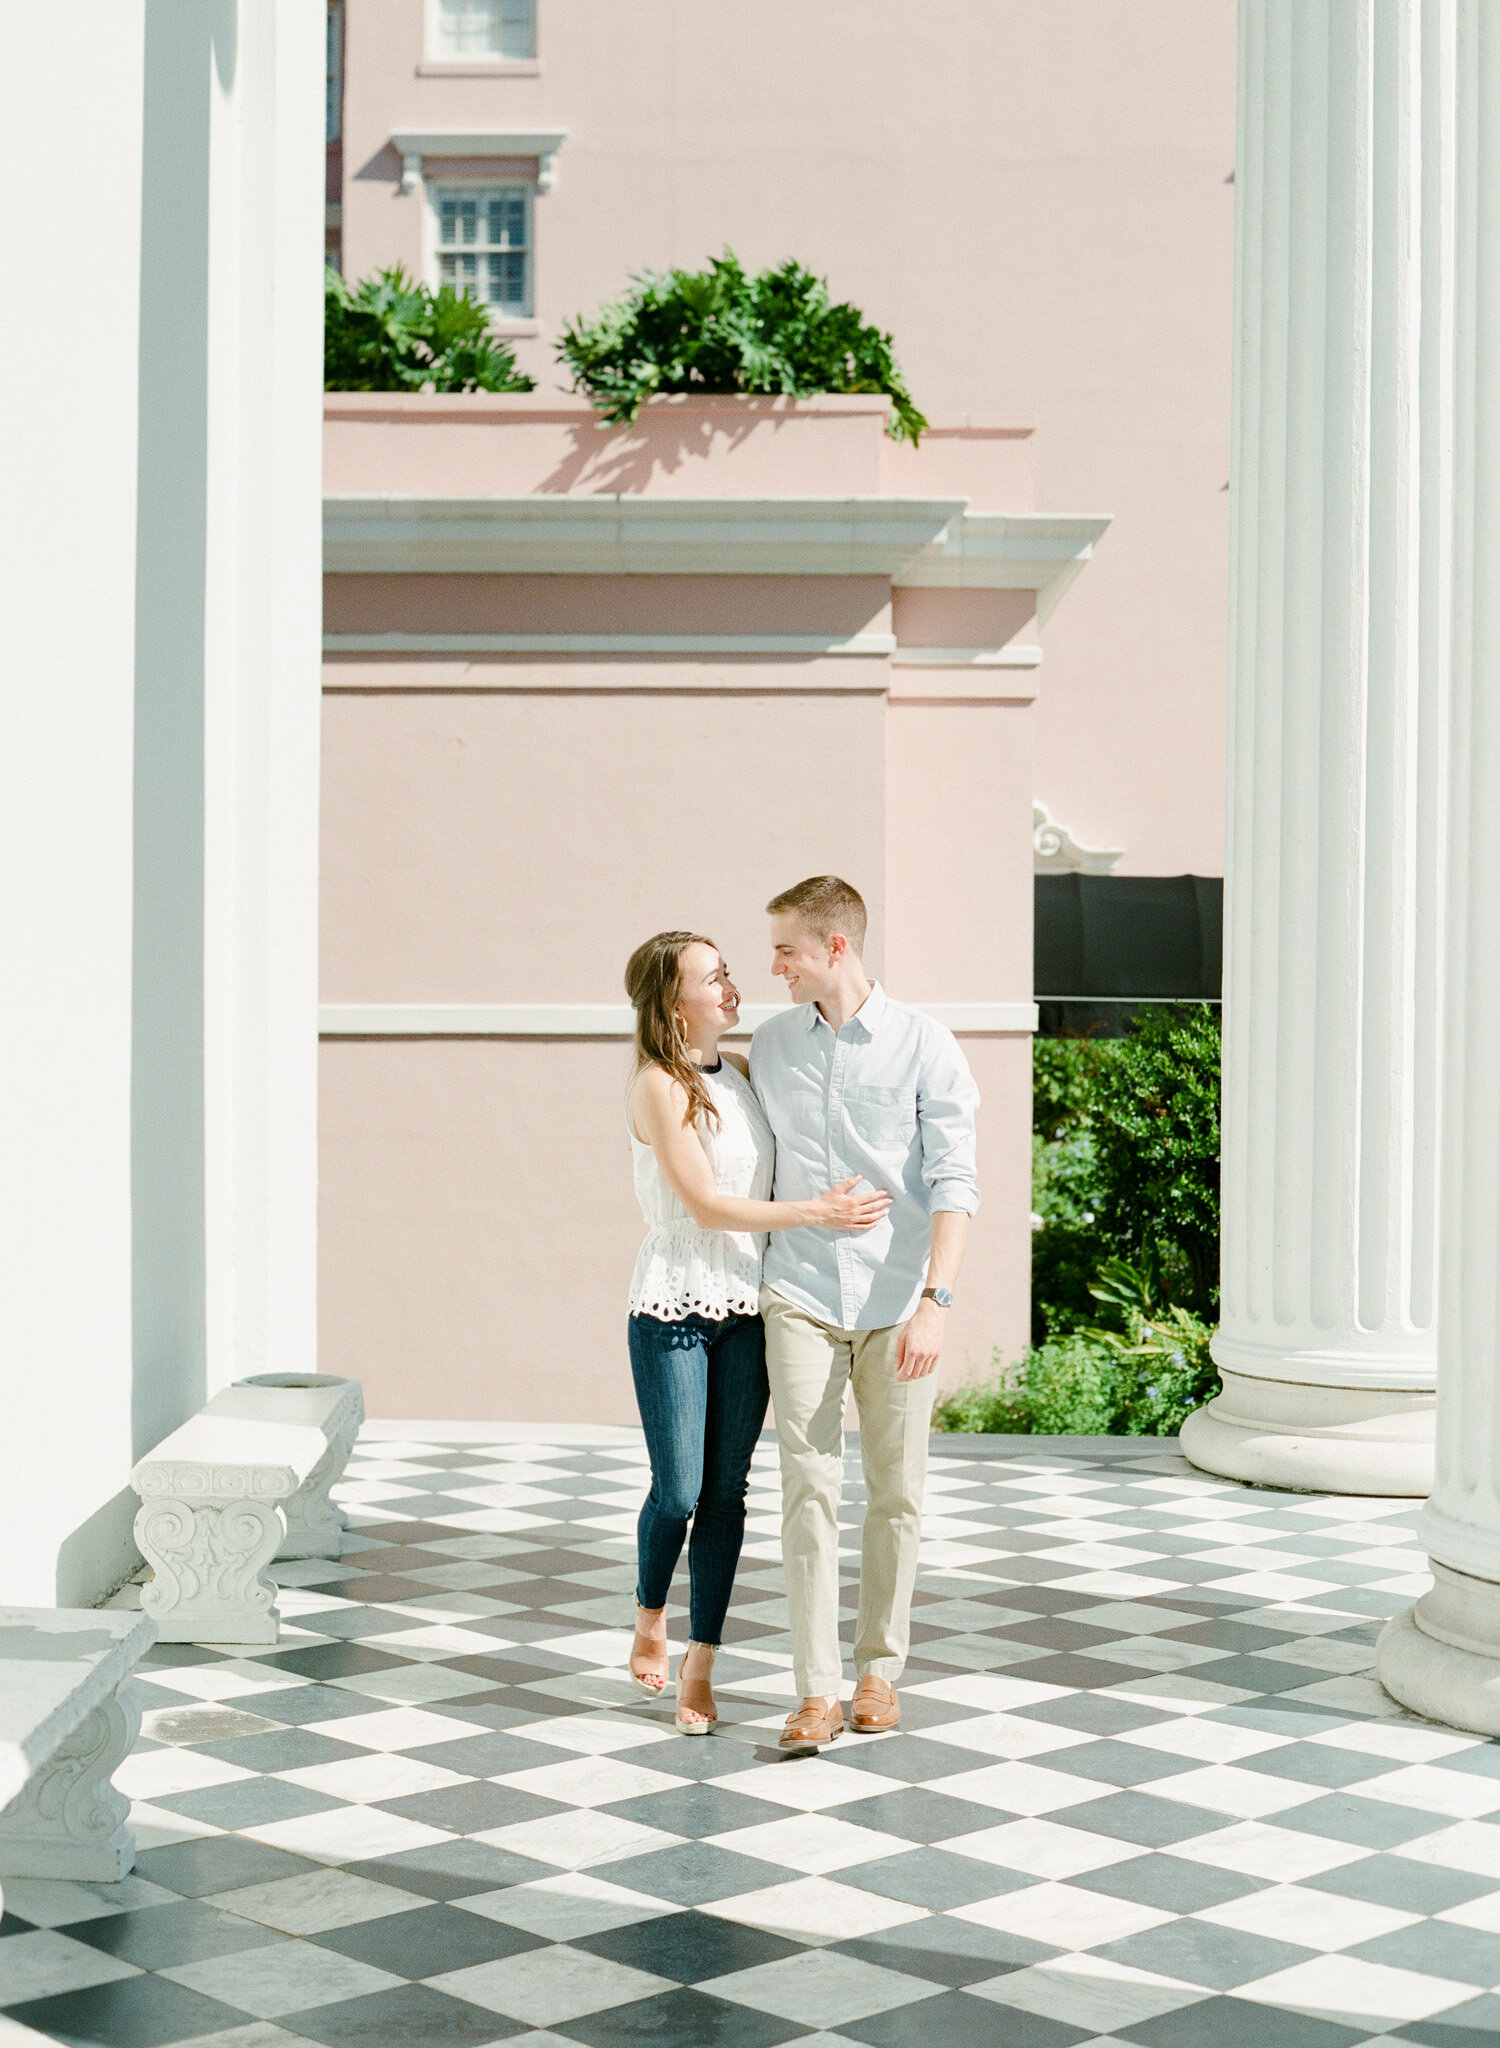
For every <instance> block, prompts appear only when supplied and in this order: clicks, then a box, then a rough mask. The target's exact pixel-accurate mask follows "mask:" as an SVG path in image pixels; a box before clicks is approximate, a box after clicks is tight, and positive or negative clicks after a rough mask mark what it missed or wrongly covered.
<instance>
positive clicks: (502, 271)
mask: <svg viewBox="0 0 1500 2048" xmlns="http://www.w3.org/2000/svg"><path fill="white" fill-rule="evenodd" d="M486 261H487V262H488V264H489V272H490V274H489V303H490V304H491V305H492V306H511V307H524V306H525V304H526V258H525V257H524V256H521V255H512V256H490V257H488V258H487V259H486Z"/></svg>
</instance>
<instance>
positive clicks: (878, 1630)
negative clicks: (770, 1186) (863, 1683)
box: [760, 1287, 937, 1699]
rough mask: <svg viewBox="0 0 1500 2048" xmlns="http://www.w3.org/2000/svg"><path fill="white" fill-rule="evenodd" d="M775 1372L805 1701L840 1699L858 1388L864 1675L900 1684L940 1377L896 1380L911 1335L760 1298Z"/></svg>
mask: <svg viewBox="0 0 1500 2048" xmlns="http://www.w3.org/2000/svg"><path fill="white" fill-rule="evenodd" d="M760 1312H761V1314H762V1315H763V1316H764V1317H765V1323H766V1370H767V1373H768V1375H769V1377H770V1381H771V1399H772V1401H773V1403H774V1404H775V1408H776V1434H777V1437H778V1439H779V1440H780V1444H781V1530H782V1550H783V1554H784V1556H785V1559H786V1587H787V1604H788V1607H789V1608H790V1610H791V1623H792V1645H793V1649H794V1652H795V1664H794V1667H793V1669H794V1674H795V1677H796V1683H797V1690H798V1692H799V1693H800V1694H801V1695H802V1697H803V1698H804V1699H806V1698H809V1697H811V1696H812V1695H814V1694H821V1695H823V1696H824V1697H829V1698H831V1697H832V1696H834V1695H835V1694H836V1693H837V1692H838V1689H839V1680H840V1677H841V1676H842V1672H843V1653H842V1651H841V1649H840V1647H839V1526H838V1512H839V1499H840V1496H841V1495H842V1492H843V1483H844V1389H845V1387H846V1386H848V1384H849V1383H850V1381H851V1380H852V1381H853V1384H854V1400H855V1405H856V1406H857V1408H858V1410H859V1447H860V1456H861V1458H862V1460H863V1462H864V1472H865V1491H866V1493H867V1495H868V1502H867V1505H866V1508H865V1528H864V1539H863V1543H862V1545H861V1551H860V1575H859V1619H858V1621H857V1623H856V1626H855V1634H854V1669H855V1673H856V1675H857V1676H858V1677H860V1678H864V1677H866V1676H870V1675H873V1676H874V1677H876V1678H887V1679H889V1680H890V1681H891V1683H892V1684H894V1683H895V1681H896V1680H897V1679H898V1678H899V1677H900V1676H901V1673H902V1670H903V1669H904V1667H905V1664H906V1651H907V1644H908V1642H909V1640H910V1636H911V1594H912V1586H913V1583H914V1582H915V1579H916V1575H917V1546H918V1543H919V1541H920V1539H921V1533H922V1483H923V1480H924V1479H925V1477H926V1473H927V1434H928V1431H929V1429H930V1428H931V1426H932V1403H933V1397H934V1395H935V1393H936V1391H937V1374H936V1373H930V1374H928V1375H927V1377H926V1378H925V1379H920V1380H898V1379H897V1378H896V1345H897V1342H898V1341H899V1339H900V1336H901V1332H902V1330H903V1329H904V1328H905V1325H904V1324H903V1323H896V1324H893V1325H892V1326H891V1327H890V1328H889V1329H885V1330H840V1329H836V1328H835V1327H834V1326H833V1325H832V1324H830V1323H824V1322H820V1321H819V1320H818V1318H817V1317H816V1316H814V1315H810V1314H809V1313H808V1311H807V1310H806V1309H801V1308H796V1307H794V1306H793V1304H792V1303H791V1302H789V1301H784V1300H783V1299H782V1297H781V1296H780V1295H779V1294H774V1293H772V1291H771V1289H770V1288H769V1287H763V1288H762V1289H761V1296H760Z"/></svg>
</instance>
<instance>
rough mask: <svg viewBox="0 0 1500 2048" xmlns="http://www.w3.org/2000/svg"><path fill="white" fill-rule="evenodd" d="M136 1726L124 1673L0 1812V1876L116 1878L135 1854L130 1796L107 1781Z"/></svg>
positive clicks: (136, 1702)
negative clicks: (114, 1690)
mask: <svg viewBox="0 0 1500 2048" xmlns="http://www.w3.org/2000/svg"><path fill="white" fill-rule="evenodd" d="M140 1730H141V1702H140V1694H139V1692H138V1691H137V1690H136V1687H135V1685H134V1684H133V1682H132V1681H131V1680H130V1679H128V1678H127V1679H125V1680H123V1681H122V1683H121V1685H120V1687H119V1690H118V1691H117V1692H114V1693H111V1694H110V1695H109V1697H108V1698H106V1699H103V1700H101V1701H100V1703H99V1705H98V1706H97V1707H95V1709H94V1711H93V1712H92V1713H91V1714H89V1715H87V1716H86V1717H85V1718H84V1719H83V1720H82V1721H80V1722H79V1724H78V1726H77V1727H76V1728H75V1729H74V1730H73V1732H72V1734H71V1735H69V1736H68V1737H67V1739H66V1740H65V1741H64V1742H63V1743H62V1744H61V1745H60V1746H59V1747H58V1748H57V1749H56V1750H55V1751H54V1752H53V1754H52V1755H51V1756H50V1757H49V1758H48V1759H47V1761H46V1762H45V1763H43V1764H40V1765H39V1766H38V1767H37V1769H36V1770H35V1771H34V1772H33V1774H32V1776H31V1779H30V1781H29V1782H28V1783H27V1785H26V1788H25V1790H24V1791H23V1792H22V1793H21V1794H20V1796H19V1797H18V1798H16V1799H13V1800H12V1801H11V1803H10V1805H9V1806H8V1807H6V1809H5V1811H4V1813H0V1877H49V1878H70V1879H72V1880H74V1881H75V1882H77V1883H80V1884H116V1883H118V1882H119V1880H120V1879H121V1878H122V1877H124V1876H125V1875H126V1874H127V1872H128V1871H129V1870H130V1868H131V1866H132V1864H133V1863H134V1862H135V1837H134V1835H133V1834H132V1833H131V1831H130V1829H129V1828H128V1827H127V1826H126V1821H127V1819H128V1817H129V1814H130V1801H129V1800H128V1799H127V1798H126V1797H125V1795H124V1794H123V1793H122V1792H117V1791H116V1790H115V1788H114V1786H113V1785H111V1783H110V1782H109V1781H110V1779H111V1777H112V1776H113V1775H114V1773H115V1772H116V1771H117V1770H118V1769H119V1767H120V1765H121V1764H122V1763H123V1762H124V1761H125V1758H126V1757H127V1756H128V1755H129V1753H130V1750H131V1748H132V1746H133V1744H134V1742H135V1738H136V1736H137V1735H139V1733H140Z"/></svg>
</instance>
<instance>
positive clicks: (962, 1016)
mask: <svg viewBox="0 0 1500 2048" xmlns="http://www.w3.org/2000/svg"><path fill="white" fill-rule="evenodd" d="M786 1007H787V1006H786V1004H785V1003H747V1004H746V1005H745V1007H744V1009H743V1010H742V1011H741V1013H740V1017H741V1021H740V1025H739V1034H743V1033H745V1032H749V1031H753V1030H754V1029H755V1027H756V1026H757V1025H758V1024H764V1023H765V1021H766V1019H767V1018H768V1017H777V1016H780V1014H781V1012H782V1011H783V1010H784V1009H785V1008H786ZM914 1007H915V1008H917V1009H919V1010H921V1011H922V1012H923V1014H924V1015H925V1016H928V1017H931V1018H933V1019H934V1021H935V1022H937V1023H939V1024H945V1025H946V1026H947V1027H948V1029H949V1030H950V1031H963V1032H978V1031H1035V1030H1036V1027H1037V1009H1036V1004H1035V1003H917V1004H916V1005H914ZM633 1028H634V1013H633V1012H632V1010H631V1007H630V1005H629V1004H628V1003H325V1004H324V1005H323V1007H322V1009H321V1010H320V1011H319V1012H318V1031H319V1034H320V1036H322V1037H324V1038H629V1037H630V1036H631V1033H632V1030H633ZM739 1034H736V1035H739Z"/></svg>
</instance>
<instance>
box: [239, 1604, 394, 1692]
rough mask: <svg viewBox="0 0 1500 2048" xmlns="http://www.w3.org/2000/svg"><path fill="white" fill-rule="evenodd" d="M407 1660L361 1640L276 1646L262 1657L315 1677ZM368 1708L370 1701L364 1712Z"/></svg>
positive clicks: (274, 1666)
mask: <svg viewBox="0 0 1500 2048" xmlns="http://www.w3.org/2000/svg"><path fill="white" fill-rule="evenodd" d="M350 1597H351V1598H352V1597H355V1596H352V1595H351V1596H350ZM407 1661H408V1660H407V1659H406V1658H404V1657H393V1656H391V1655H390V1654H389V1653H388V1652H387V1651H385V1650H366V1649H364V1648H362V1647H361V1646H360V1645H359V1644H358V1643H314V1644H313V1645H312V1647H311V1648H310V1649H305V1650H276V1651H274V1652H272V1654H271V1655H269V1656H266V1657H262V1658H260V1659H259V1662H261V1663H262V1664H264V1665H266V1666H267V1667H268V1668H269V1669H271V1670H273V1671H296V1672H299V1673H300V1674H301V1676H302V1677H303V1678H313V1679H319V1678H324V1679H326V1678H358V1677H361V1676H363V1675H364V1673H366V1672H369V1671H394V1670H396V1669H398V1667H400V1666H401V1665H403V1664H405V1663H406V1662H407ZM258 1697H262V1698H263V1697H264V1695H263V1694H262V1695H258ZM369 1711H370V1709H369V1707H368V1705H367V1706H366V1708H365V1712H366V1713H368V1712H369Z"/></svg>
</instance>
